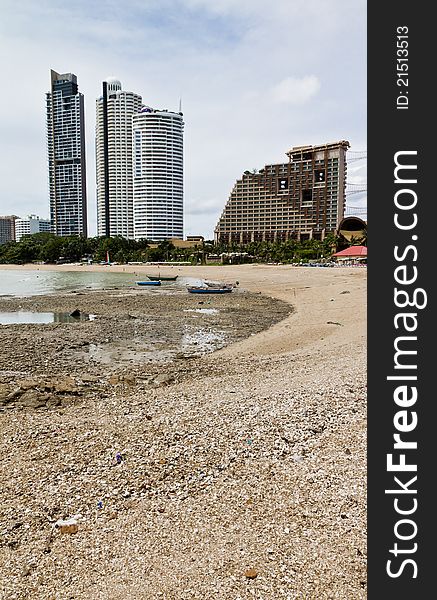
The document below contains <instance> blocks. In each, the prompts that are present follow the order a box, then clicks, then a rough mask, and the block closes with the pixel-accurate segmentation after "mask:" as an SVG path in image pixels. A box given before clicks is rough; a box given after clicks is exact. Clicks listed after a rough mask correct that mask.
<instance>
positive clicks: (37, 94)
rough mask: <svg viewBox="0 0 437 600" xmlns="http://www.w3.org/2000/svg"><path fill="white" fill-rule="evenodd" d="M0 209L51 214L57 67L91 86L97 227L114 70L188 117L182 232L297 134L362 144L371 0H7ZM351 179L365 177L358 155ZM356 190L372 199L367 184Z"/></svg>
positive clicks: (91, 171)
mask: <svg viewBox="0 0 437 600" xmlns="http://www.w3.org/2000/svg"><path fill="white" fill-rule="evenodd" d="M1 5H2V19H1V24H0V57H1V59H2V60H1V62H2V84H3V92H2V94H1V98H0V131H1V137H0V139H1V145H0V153H1V160H0V213H1V214H11V213H12V214H17V215H19V216H25V215H26V214H29V213H36V214H39V215H40V216H42V217H44V216H48V212H49V209H48V185H47V165H46V162H47V161H46V140H45V93H46V92H47V91H48V89H49V82H50V68H53V69H54V70H56V71H58V72H61V73H64V72H73V73H75V74H76V75H77V77H78V83H79V88H80V91H81V92H83V93H84V95H85V114H86V122H87V131H86V135H87V139H86V143H87V177H88V214H89V223H90V234H91V235H94V234H95V230H96V227H95V222H96V205H95V159H94V127H95V99H96V97H97V96H98V95H100V93H101V82H102V80H103V79H105V78H106V77H108V76H110V75H112V76H116V77H117V78H118V79H120V80H121V82H122V84H123V88H124V89H126V90H131V91H135V92H137V93H139V94H141V95H142V97H143V101H144V103H145V104H148V105H150V106H153V107H156V108H167V109H169V110H177V109H178V105H179V98H180V97H182V109H183V112H184V120H185V233H186V234H188V235H189V234H203V235H205V236H206V237H208V238H210V237H212V235H213V230H214V226H215V224H216V222H217V219H218V217H219V215H220V213H221V211H222V209H223V207H224V204H225V202H226V200H227V198H228V196H229V193H230V191H231V189H232V186H233V184H234V182H235V180H236V179H237V178H238V177H240V176H241V174H242V173H243V171H245V170H246V169H253V168H261V167H263V166H264V165H265V164H267V163H276V162H282V161H284V160H285V159H286V156H285V152H286V151H287V150H288V149H289V148H291V147H292V146H298V145H303V144H318V143H324V142H330V141H336V140H339V139H347V140H349V141H350V142H351V146H352V147H351V150H356V151H358V150H363V149H365V148H366V126H367V125H366V93H367V91H366V2H365V1H364V0H355V1H354V2H350V0H349V1H347V0H305V1H304V0H275V1H274V2H271V3H266V2H265V1H264V0H124V1H123V2H115V1H114V0H95V1H92V0H91V1H88V2H85V1H83V0H82V1H76V2H63V1H54V0H40V1H38V2H34V1H31V0H23V1H22V2H20V3H16V2H14V1H11V0H2V3H1ZM349 177H350V181H353V182H356V183H360V182H364V181H365V180H366V167H365V164H363V163H360V162H357V163H351V165H350V169H349ZM351 204H353V205H365V204H366V197H365V195H357V196H352V198H351Z"/></svg>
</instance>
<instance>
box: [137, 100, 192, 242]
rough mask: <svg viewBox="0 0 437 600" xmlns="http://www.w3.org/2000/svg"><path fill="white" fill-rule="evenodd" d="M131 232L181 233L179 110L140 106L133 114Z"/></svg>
mask: <svg viewBox="0 0 437 600" xmlns="http://www.w3.org/2000/svg"><path fill="white" fill-rule="evenodd" d="M132 122H133V139H134V180H133V181H134V236H135V239H136V240H139V239H143V238H145V239H148V240H153V241H162V240H167V239H169V238H176V237H177V238H182V237H183V233H184V222H183V218H184V217H183V213H184V169H183V146H184V142H183V128H184V122H183V119H182V113H174V112H170V111H167V110H154V109H152V108H149V107H144V108H142V109H141V112H140V113H139V114H136V115H134V116H133V119H132Z"/></svg>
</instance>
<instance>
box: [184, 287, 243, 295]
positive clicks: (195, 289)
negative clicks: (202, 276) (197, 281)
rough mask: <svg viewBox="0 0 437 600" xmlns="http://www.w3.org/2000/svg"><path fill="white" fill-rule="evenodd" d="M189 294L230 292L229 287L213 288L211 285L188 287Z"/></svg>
mask: <svg viewBox="0 0 437 600" xmlns="http://www.w3.org/2000/svg"><path fill="white" fill-rule="evenodd" d="M187 290H188V292H189V293H190V294H226V293H229V292H232V288H231V287H222V288H213V287H189V288H187Z"/></svg>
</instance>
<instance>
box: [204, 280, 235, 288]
mask: <svg viewBox="0 0 437 600" xmlns="http://www.w3.org/2000/svg"><path fill="white" fill-rule="evenodd" d="M203 283H204V284H205V285H206V287H209V288H214V289H217V288H219V289H222V288H233V287H236V285H235V284H234V283H223V282H222V281H208V280H206V279H205V281H204V282H203Z"/></svg>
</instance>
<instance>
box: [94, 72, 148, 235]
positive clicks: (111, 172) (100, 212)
mask: <svg viewBox="0 0 437 600" xmlns="http://www.w3.org/2000/svg"><path fill="white" fill-rule="evenodd" d="M141 106H142V98H141V96H139V95H138V94H135V93H134V92H126V91H124V90H122V89H121V83H120V81H118V79H114V78H108V79H107V81H104V82H103V94H102V96H100V98H98V99H97V101H96V176H97V233H98V235H99V236H108V237H109V236H116V235H121V236H123V237H125V238H130V239H133V237H134V219H133V163H132V116H133V115H134V114H135V113H137V112H139V110H140V109H141Z"/></svg>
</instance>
